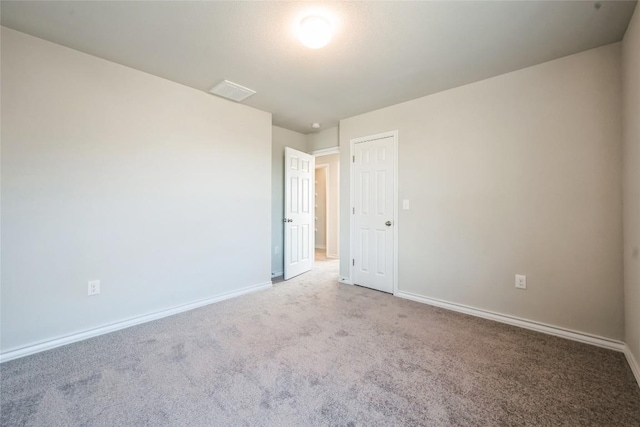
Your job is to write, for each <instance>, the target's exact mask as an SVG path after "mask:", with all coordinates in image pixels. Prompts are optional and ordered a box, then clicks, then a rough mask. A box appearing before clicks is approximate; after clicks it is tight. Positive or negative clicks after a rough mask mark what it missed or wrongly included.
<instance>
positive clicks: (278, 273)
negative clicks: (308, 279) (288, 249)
mask: <svg viewBox="0 0 640 427" xmlns="http://www.w3.org/2000/svg"><path fill="white" fill-rule="evenodd" d="M280 276H284V271H274V272H273V273H271V277H280Z"/></svg>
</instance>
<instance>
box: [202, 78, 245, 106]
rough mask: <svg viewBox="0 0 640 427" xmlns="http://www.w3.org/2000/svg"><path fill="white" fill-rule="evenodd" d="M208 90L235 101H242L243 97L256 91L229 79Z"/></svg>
mask: <svg viewBox="0 0 640 427" xmlns="http://www.w3.org/2000/svg"><path fill="white" fill-rule="evenodd" d="M209 92H211V93H212V94H214V95H218V96H221V97H223V98H227V99H231V100H232V101H236V102H240V101H244V100H245V99H247V98H248V97H250V96H251V95H253V94H255V93H256V91H255V90H251V89H249V88H246V87H244V86H240V85H239V84H237V83H234V82H230V81H229V80H223V81H222V82H221V83H219V84H218V85H216V87H214V88H213V89H211V90H210V91H209Z"/></svg>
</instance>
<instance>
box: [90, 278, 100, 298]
mask: <svg viewBox="0 0 640 427" xmlns="http://www.w3.org/2000/svg"><path fill="white" fill-rule="evenodd" d="M99 293H100V280H90V281H89V286H88V289H87V295H98V294H99Z"/></svg>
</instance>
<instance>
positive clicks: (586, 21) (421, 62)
mask: <svg viewBox="0 0 640 427" xmlns="http://www.w3.org/2000/svg"><path fill="white" fill-rule="evenodd" d="M599 3H601V7H600V8H597V7H596V2H595V1H566V2H565V1H552V2H548V1H545V2H540V1H528V2H527V1H525V2H522V1H519V2H515V1H496V2H489V1H473V2H326V3H315V2H270V1H266V2H239V1H237V2H206V1H195V2H191V1H173V2H163V1H161V2H155V1H152V2H144V1H138V2H114V1H107V2H95V1H82V2H58V1H45V2H28V1H25V2H8V1H2V3H1V6H0V7H1V16H2V21H1V22H2V25H4V26H6V27H9V28H13V29H15V30H18V31H22V32H25V33H28V34H32V35H34V36H37V37H41V38H44V39H47V40H50V41H53V42H55V43H59V44H62V45H65V46H68V47H71V48H73V49H77V50H80V51H82V52H86V53H89V54H92V55H95V56H98V57H101V58H105V59H108V60H110V61H114V62H117V63H120V64H124V65H127V66H129V67H132V68H136V69H138V70H142V71H145V72H148V73H151V74H155V75H157V76H160V77H164V78H167V79H169V80H173V81H176V82H179V83H182V84H185V85H187V86H191V87H193V88H196V89H200V90H203V91H208V90H209V89H210V88H211V87H213V86H214V85H215V84H217V83H219V82H220V81H221V80H223V79H228V80H231V81H233V82H236V83H239V84H241V85H243V86H247V87H249V88H251V89H254V90H256V91H258V93H257V94H256V95H254V96H252V97H251V98H249V99H248V100H246V101H245V102H244V103H245V104H247V105H250V106H253V107H256V108H259V109H261V110H265V111H268V112H271V113H273V123H274V124H275V125H278V126H282V127H284V128H288V129H292V130H296V131H299V132H303V133H310V132H312V131H313V129H311V123H312V122H320V123H322V128H327V127H330V126H335V125H337V124H338V121H339V120H340V119H343V118H346V117H350V116H354V115H357V114H360V113H364V112H367V111H371V110H374V109H377V108H381V107H385V106H388V105H392V104H396V103H399V102H403V101H406V100H409V99H413V98H417V97H420V96H424V95H428V94H431V93H435V92H439V91H442V90H445V89H449V88H452V87H456V86H460V85H463V84H466V83H470V82H474V81H478V80H482V79H485V78H488V77H491V76H495V75H499V74H503V73H506V72H509V71H513V70H517V69H520V68H524V67H527V66H530V65H534V64H538V63H541V62H545V61H549V60H551V59H555V58H559V57H562V56H566V55H569V54H572V53H576V52H580V51H583V50H586V49H590V48H594V47H597V46H602V45H605V44H609V43H612V42H616V41H619V40H621V39H622V37H623V35H624V31H625V30H626V28H627V25H628V23H629V20H630V18H631V15H632V13H633V9H634V8H635V5H636V3H635V1H619V2H618V1H603V2H599ZM317 7H320V8H323V9H325V10H326V11H328V12H329V13H330V14H331V15H332V16H333V18H334V19H335V21H336V26H337V31H336V34H335V36H334V38H333V40H332V42H331V43H330V44H329V45H328V46H327V47H325V48H323V49H319V50H311V49H308V48H306V47H304V46H302V45H301V43H300V42H299V41H298V40H297V39H296V38H295V36H294V33H293V32H294V28H295V23H296V22H297V20H298V19H299V18H300V17H301V16H302V15H303V14H304V13H305V12H306V11H309V10H312V9H314V8H317ZM212 96H213V95H212Z"/></svg>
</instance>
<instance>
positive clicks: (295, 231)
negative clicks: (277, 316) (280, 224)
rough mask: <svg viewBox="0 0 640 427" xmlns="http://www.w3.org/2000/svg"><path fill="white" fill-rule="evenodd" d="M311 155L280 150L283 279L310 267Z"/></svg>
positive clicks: (311, 245) (312, 245) (312, 169)
mask: <svg viewBox="0 0 640 427" xmlns="http://www.w3.org/2000/svg"><path fill="white" fill-rule="evenodd" d="M314 171H315V158H314V157H313V156H311V155H309V154H306V153H303V152H302V151H298V150H294V149H293V148H289V147H285V149H284V219H283V220H284V279H285V280H287V279H290V278H292V277H294V276H297V275H299V274H302V273H304V272H306V271H309V270H311V268H313V256H314V249H313V248H314V246H315V244H314V233H313V228H314V227H313V226H314V224H313V195H314V191H315V190H314V185H313V179H314V176H313V175H314Z"/></svg>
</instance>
